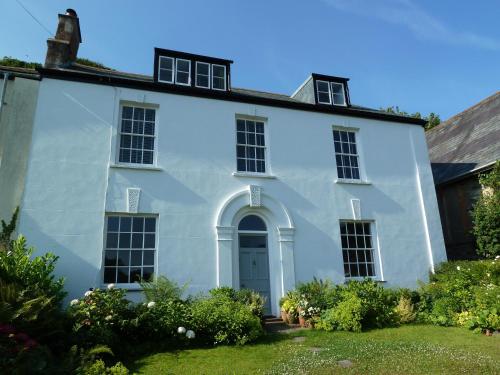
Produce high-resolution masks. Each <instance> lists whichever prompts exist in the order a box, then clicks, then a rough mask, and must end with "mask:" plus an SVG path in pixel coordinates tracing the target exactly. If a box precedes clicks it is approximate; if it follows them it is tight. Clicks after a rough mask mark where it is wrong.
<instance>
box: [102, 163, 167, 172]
mask: <svg viewBox="0 0 500 375" xmlns="http://www.w3.org/2000/svg"><path fill="white" fill-rule="evenodd" d="M109 167H110V168H118V169H120V168H121V169H142V170H147V171H163V168H160V167H155V166H154V165H151V166H150V165H146V164H137V165H135V164H110V165H109Z"/></svg>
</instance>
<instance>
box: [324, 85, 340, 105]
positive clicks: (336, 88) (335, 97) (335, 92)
mask: <svg viewBox="0 0 500 375" xmlns="http://www.w3.org/2000/svg"><path fill="white" fill-rule="evenodd" d="M318 95H319V94H318ZM332 101H333V104H334V105H345V94H344V84H343V83H337V82H332Z"/></svg>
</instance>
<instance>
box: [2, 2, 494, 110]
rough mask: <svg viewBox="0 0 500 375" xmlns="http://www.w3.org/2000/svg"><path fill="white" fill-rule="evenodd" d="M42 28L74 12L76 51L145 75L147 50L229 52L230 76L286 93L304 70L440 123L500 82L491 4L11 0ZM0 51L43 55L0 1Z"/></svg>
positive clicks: (32, 27) (22, 16)
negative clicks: (78, 34) (345, 81)
mask: <svg viewBox="0 0 500 375" xmlns="http://www.w3.org/2000/svg"><path fill="white" fill-rule="evenodd" d="M19 1H21V3H22V4H24V5H25V6H26V8H28V9H29V10H30V11H31V12H32V13H33V14H34V15H35V16H36V17H37V19H38V20H39V21H40V22H41V23H42V24H43V25H45V26H46V27H47V28H48V29H49V30H50V31H51V32H54V31H55V29H56V25H57V13H64V11H65V9H66V8H68V7H71V8H74V9H75V10H76V11H77V12H78V15H79V17H80V24H81V29H82V37H83V44H82V45H81V46H80V51H79V56H80V57H87V58H90V59H93V60H96V61H99V62H102V63H103V64H105V65H107V66H110V67H113V68H115V69H119V70H124V71H129V72H135V73H145V74H152V70H153V48H154V47H162V48H168V49H176V50H181V51H186V52H192V53H199V54H205V55H209V56H216V57H222V58H228V59H232V60H234V64H233V67H232V84H233V86H235V87H245V88H252V89H258V90H263V91H271V92H279V93H286V94H291V93H292V92H293V91H294V90H295V89H296V88H297V87H298V86H299V85H300V84H301V83H302V82H303V81H304V80H305V79H306V78H307V77H308V75H309V74H310V73H311V72H316V73H323V74H330V75H338V76H344V77H349V78H350V79H351V80H350V82H349V84H350V86H349V87H350V92H351V100H352V102H353V103H355V104H360V105H365V106H370V107H374V108H379V107H382V106H383V107H385V106H390V105H399V107H400V108H401V109H403V110H406V111H410V112H415V111H420V112H422V113H428V112H431V111H433V112H436V113H438V114H439V115H440V116H441V118H442V119H446V118H448V117H450V116H452V115H454V114H456V113H458V112H460V111H462V110H464V109H466V108H468V107H470V106H471V105H474V104H475V103H477V102H478V101H480V100H482V99H484V98H485V97H487V96H489V95H491V94H493V93H494V92H496V91H498V90H500V27H498V15H499V14H500V2H499V1H498V0H476V1H474V2H471V1H456V0H440V1H436V0H288V1H282V0H251V1H244V0H232V1H229V0H210V1H206V0H189V1H186V0H169V1H159V0H154V1H153V0H151V1H150V0H142V1H132V0H120V1H118V0H107V1H104V0H85V1H83V0H69V1H61V0H50V1H48V0H19ZM0 35H2V38H1V42H0V56H5V55H6V56H12V57H16V58H19V59H27V60H31V61H39V62H43V60H44V58H45V52H46V42H45V41H46V39H47V37H48V36H49V34H48V33H47V31H46V30H44V29H43V28H42V27H41V26H40V25H38V24H37V23H36V22H35V21H34V20H33V19H32V18H31V17H30V16H29V15H28V14H27V13H26V12H25V11H24V10H23V9H22V8H21V6H20V5H19V4H18V3H17V1H16V0H1V3H0Z"/></svg>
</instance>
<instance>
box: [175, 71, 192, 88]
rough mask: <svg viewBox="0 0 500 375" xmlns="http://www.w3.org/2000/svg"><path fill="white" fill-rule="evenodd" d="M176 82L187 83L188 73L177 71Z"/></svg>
mask: <svg viewBox="0 0 500 375" xmlns="http://www.w3.org/2000/svg"><path fill="white" fill-rule="evenodd" d="M177 83H182V84H186V85H187V84H188V83H189V73H184V72H177Z"/></svg>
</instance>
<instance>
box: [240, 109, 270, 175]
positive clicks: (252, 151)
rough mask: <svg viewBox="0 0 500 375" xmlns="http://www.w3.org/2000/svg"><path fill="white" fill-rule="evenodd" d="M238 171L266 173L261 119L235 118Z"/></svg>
mask: <svg viewBox="0 0 500 375" xmlns="http://www.w3.org/2000/svg"><path fill="white" fill-rule="evenodd" d="M236 158H237V170H238V172H257V173H266V144H265V137H264V123H263V122H262V121H252V120H242V119H238V120H236Z"/></svg>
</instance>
